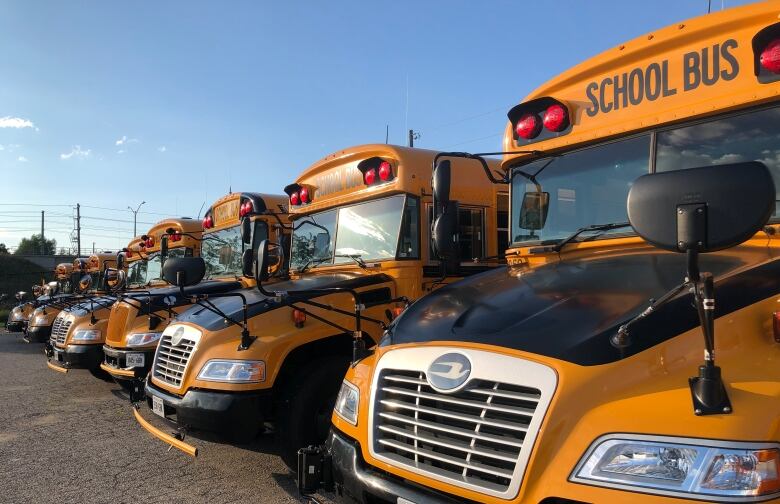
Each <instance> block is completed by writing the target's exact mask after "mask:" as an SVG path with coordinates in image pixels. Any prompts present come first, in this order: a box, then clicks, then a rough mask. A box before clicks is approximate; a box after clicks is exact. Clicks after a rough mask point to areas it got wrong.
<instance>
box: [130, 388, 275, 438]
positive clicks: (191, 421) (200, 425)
mask: <svg viewBox="0 0 780 504" xmlns="http://www.w3.org/2000/svg"><path fill="white" fill-rule="evenodd" d="M144 392H145V394H146V404H147V406H149V409H150V410H152V411H154V407H153V403H154V401H155V400H157V401H160V400H162V403H163V409H164V412H165V418H166V420H169V421H174V422H175V423H176V424H177V425H178V426H179V427H184V428H186V429H189V428H193V429H197V430H203V431H210V432H216V433H219V434H230V435H231V436H232V437H234V438H239V439H240V438H248V437H251V436H252V433H253V432H254V433H255V434H256V433H257V431H258V428H259V427H260V426H262V423H263V412H264V411H266V409H267V407H268V404H269V403H270V394H269V392H265V391H263V392H221V391H207V390H188V391H187V392H186V393H185V394H184V396H182V397H179V396H177V395H173V394H170V393H168V392H165V391H163V390H161V389H159V388H157V387H155V386H154V385H153V384H152V383H151V380H149V379H147V380H146V386H145V387H144ZM155 398H156V399H155ZM171 417H175V420H174V419H173V418H171Z"/></svg>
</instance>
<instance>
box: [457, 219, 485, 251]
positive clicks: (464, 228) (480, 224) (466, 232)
mask: <svg viewBox="0 0 780 504" xmlns="http://www.w3.org/2000/svg"><path fill="white" fill-rule="evenodd" d="M484 222H485V212H484V210H482V209H475V208H460V209H459V211H458V241H459V243H460V260H461V261H464V262H468V261H470V260H471V259H474V258H482V257H485V240H484Z"/></svg>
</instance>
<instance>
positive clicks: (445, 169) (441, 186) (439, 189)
mask: <svg viewBox="0 0 780 504" xmlns="http://www.w3.org/2000/svg"><path fill="white" fill-rule="evenodd" d="M451 180H452V165H451V163H450V161H449V160H448V159H443V160H439V161H437V162H436V166H435V167H434V168H433V180H432V181H431V187H432V189H433V199H434V201H436V202H438V203H439V204H441V205H443V204H445V203H448V202H449V201H450V182H451Z"/></svg>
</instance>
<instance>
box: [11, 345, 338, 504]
mask: <svg viewBox="0 0 780 504" xmlns="http://www.w3.org/2000/svg"><path fill="white" fill-rule="evenodd" d="M146 416H147V418H148V415H146ZM218 441H220V440H218V439H215V438H213V437H211V436H209V435H208V434H205V433H191V434H190V435H189V436H188V438H187V442H189V443H191V444H193V445H195V446H197V447H198V450H199V454H198V456H197V457H196V458H191V457H190V456H188V455H185V454H183V453H181V452H179V451H178V450H176V449H175V448H174V449H170V450H169V449H168V446H167V445H165V444H163V443H162V442H161V441H159V440H157V439H156V438H154V437H152V436H151V435H150V434H148V433H147V432H146V431H145V430H144V429H143V428H141V426H140V425H138V424H137V423H136V421H135V419H134V418H133V413H132V409H131V406H130V403H129V401H128V398H127V396H126V395H125V394H124V392H122V391H121V389H120V388H119V386H117V385H115V384H114V383H112V382H107V381H102V380H100V379H97V378H95V377H93V376H92V375H91V374H89V372H87V371H82V370H72V371H70V372H69V373H68V374H62V373H58V372H55V371H52V370H50V369H49V368H48V367H47V366H46V358H45V356H44V355H43V346H42V345H40V344H28V343H25V342H24V341H23V340H22V337H21V335H20V334H10V333H3V332H0V502H3V503H5V502H9V503H23V502H36V503H56V504H64V503H71V502H73V503H92V502H95V503H98V502H99V503H104V502H113V503H125V502H127V503H137V502H144V503H157V502H159V503H176V502H186V503H188V504H189V503H200V502H203V503H208V504H220V503H230V502H242V503H243V502H263V503H265V502H269V503H277V502H278V503H299V502H307V500H306V499H301V498H300V497H299V496H298V491H297V486H296V482H295V475H294V474H292V473H291V472H290V471H289V470H288V469H287V467H286V466H285V464H284V463H283V462H282V460H281V459H280V458H279V457H278V456H277V455H276V454H274V453H273V451H274V450H273V446H274V443H273V437H272V435H271V434H262V435H260V436H259V437H258V438H257V439H256V440H255V441H254V442H252V443H250V444H247V445H241V446H235V445H230V444H226V443H222V442H218ZM321 500H322V501H323V502H330V501H329V500H328V499H327V498H322V497H321Z"/></svg>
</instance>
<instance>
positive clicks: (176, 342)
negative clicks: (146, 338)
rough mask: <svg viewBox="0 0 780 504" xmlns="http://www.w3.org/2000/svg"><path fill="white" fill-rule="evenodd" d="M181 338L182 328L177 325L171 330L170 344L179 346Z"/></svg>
mask: <svg viewBox="0 0 780 504" xmlns="http://www.w3.org/2000/svg"><path fill="white" fill-rule="evenodd" d="M183 338H184V328H183V327H179V328H178V329H176V330H175V331H174V332H173V335H172V336H171V345H172V346H179V344H180V343H181V340H182V339H183Z"/></svg>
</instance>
